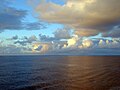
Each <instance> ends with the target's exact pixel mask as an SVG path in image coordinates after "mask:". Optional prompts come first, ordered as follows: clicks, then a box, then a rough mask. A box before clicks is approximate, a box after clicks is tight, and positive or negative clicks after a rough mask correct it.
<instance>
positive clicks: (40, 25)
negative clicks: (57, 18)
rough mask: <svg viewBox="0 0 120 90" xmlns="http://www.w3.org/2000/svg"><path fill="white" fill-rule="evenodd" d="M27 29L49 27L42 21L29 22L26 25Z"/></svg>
mask: <svg viewBox="0 0 120 90" xmlns="http://www.w3.org/2000/svg"><path fill="white" fill-rule="evenodd" d="M24 28H25V29H26V30H40V29H44V28H47V26H46V25H45V24H43V23H40V22H33V23H27V24H26V25H25V27H24Z"/></svg>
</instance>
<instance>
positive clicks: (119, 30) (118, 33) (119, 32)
mask: <svg viewBox="0 0 120 90" xmlns="http://www.w3.org/2000/svg"><path fill="white" fill-rule="evenodd" d="M102 36H103V37H113V38H120V25H117V26H114V27H113V29H112V30H111V31H110V32H107V33H102Z"/></svg>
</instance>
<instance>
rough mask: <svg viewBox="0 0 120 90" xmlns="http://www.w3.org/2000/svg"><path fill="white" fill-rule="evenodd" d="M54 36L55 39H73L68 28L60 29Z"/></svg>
mask: <svg viewBox="0 0 120 90" xmlns="http://www.w3.org/2000/svg"><path fill="white" fill-rule="evenodd" d="M53 34H54V37H55V38H57V39H69V38H71V31H70V30H69V29H67V28H64V29H58V30H56V31H55V32H54V33H53Z"/></svg>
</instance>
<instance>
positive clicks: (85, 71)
mask: <svg viewBox="0 0 120 90" xmlns="http://www.w3.org/2000/svg"><path fill="white" fill-rule="evenodd" d="M0 90H120V57H119V56H107V57H105V56H6V57H5V56H4V57H0Z"/></svg>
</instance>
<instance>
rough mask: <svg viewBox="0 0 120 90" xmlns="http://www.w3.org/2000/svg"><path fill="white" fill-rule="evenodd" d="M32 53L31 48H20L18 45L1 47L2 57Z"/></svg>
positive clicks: (0, 53)
mask: <svg viewBox="0 0 120 90" xmlns="http://www.w3.org/2000/svg"><path fill="white" fill-rule="evenodd" d="M30 51H31V49H30V48H25V47H18V46H16V45H7V46H0V55H7V54H23V53H25V52H30Z"/></svg>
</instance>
